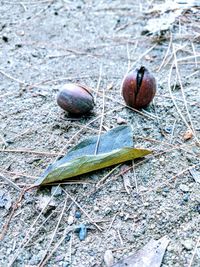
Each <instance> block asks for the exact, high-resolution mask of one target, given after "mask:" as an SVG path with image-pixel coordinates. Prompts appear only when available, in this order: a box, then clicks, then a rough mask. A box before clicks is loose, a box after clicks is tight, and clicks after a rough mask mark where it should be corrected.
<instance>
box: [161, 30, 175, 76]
mask: <svg viewBox="0 0 200 267" xmlns="http://www.w3.org/2000/svg"><path fill="white" fill-rule="evenodd" d="M171 46H172V33H170V40H169V45H168V47H167V52H166V54H165V56H164V58H163V60H162V62H161V64H160V66H159V68H158V70H157V72H159V71H160V70H161V69H162V67H163V66H164V64H165V62H166V59H167V57H168V55H169V51H170V48H171Z"/></svg>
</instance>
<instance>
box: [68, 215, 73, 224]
mask: <svg viewBox="0 0 200 267" xmlns="http://www.w3.org/2000/svg"><path fill="white" fill-rule="evenodd" d="M73 222H74V217H73V216H72V215H69V217H68V219H67V223H68V225H72V224H73Z"/></svg>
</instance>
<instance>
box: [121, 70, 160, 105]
mask: <svg viewBox="0 0 200 267" xmlns="http://www.w3.org/2000/svg"><path fill="white" fill-rule="evenodd" d="M155 93H156V80H155V78H154V76H153V75H152V74H151V73H150V72H149V71H148V70H147V69H146V68H145V67H141V68H140V69H136V70H133V71H130V72H129V73H128V74H127V76H126V77H125V79H124V81H123V84H122V95H123V97H124V100H125V102H126V104H127V105H128V106H130V107H132V108H135V109H141V108H144V107H146V106H148V105H149V104H150V102H151V101H152V100H153V98H154V96H155Z"/></svg>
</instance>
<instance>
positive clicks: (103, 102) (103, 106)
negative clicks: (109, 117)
mask: <svg viewBox="0 0 200 267" xmlns="http://www.w3.org/2000/svg"><path fill="white" fill-rule="evenodd" d="M99 86H100V77H99V82H98V86H97V88H98V87H99ZM97 92H98V91H97ZM104 112H105V89H104V87H103V97H102V113H101V121H100V126H99V134H98V139H97V143H96V147H95V151H94V154H95V155H96V154H97V152H98V147H99V141H100V138H101V132H102V127H103V119H104Z"/></svg>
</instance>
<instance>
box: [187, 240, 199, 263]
mask: <svg viewBox="0 0 200 267" xmlns="http://www.w3.org/2000/svg"><path fill="white" fill-rule="evenodd" d="M199 242H200V237H199V238H198V239H197V242H196V245H195V248H194V251H193V253H192V258H191V260H190V262H189V265H188V267H192V262H193V260H194V256H195V254H196V252H197V248H198V246H199Z"/></svg>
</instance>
